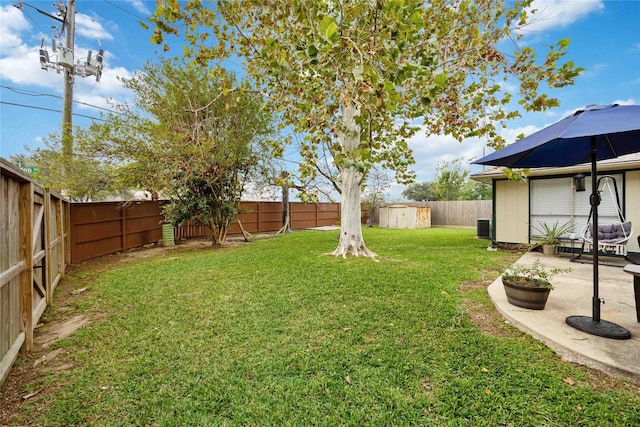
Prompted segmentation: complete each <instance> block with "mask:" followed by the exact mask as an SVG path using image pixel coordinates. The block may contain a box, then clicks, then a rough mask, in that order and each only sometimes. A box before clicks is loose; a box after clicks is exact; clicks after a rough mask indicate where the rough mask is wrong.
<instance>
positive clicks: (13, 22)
mask: <svg viewBox="0 0 640 427" xmlns="http://www.w3.org/2000/svg"><path fill="white" fill-rule="evenodd" d="M0 22H2V25H0V55H1V56H4V55H5V54H6V53H7V52H8V51H11V50H13V49H16V48H18V47H19V46H20V45H21V44H22V40H21V39H20V36H19V34H20V32H22V31H25V30H28V29H29V28H31V26H30V25H29V23H28V22H27V20H26V19H24V16H23V15H22V12H21V11H20V10H19V9H18V8H16V7H14V6H13V5H8V6H5V7H2V8H0Z"/></svg>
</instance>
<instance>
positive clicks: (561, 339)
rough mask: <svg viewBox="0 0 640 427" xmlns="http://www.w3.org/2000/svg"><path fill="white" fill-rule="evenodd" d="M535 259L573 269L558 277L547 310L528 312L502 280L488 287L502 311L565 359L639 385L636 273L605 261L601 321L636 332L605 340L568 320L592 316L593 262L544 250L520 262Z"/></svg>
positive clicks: (554, 265) (601, 290)
mask: <svg viewBox="0 0 640 427" xmlns="http://www.w3.org/2000/svg"><path fill="white" fill-rule="evenodd" d="M536 258H539V259H540V261H541V262H542V264H543V265H545V266H547V267H550V268H554V267H557V268H567V267H570V268H572V271H571V272H570V273H565V274H560V275H557V276H555V277H554V278H553V280H552V281H553V283H554V287H555V289H554V290H553V291H551V294H550V295H549V300H548V301H547V305H546V307H545V309H544V310H528V309H525V308H519V307H516V306H514V305H511V304H509V303H508V302H507V297H506V295H505V292H504V288H503V286H502V281H501V279H500V278H498V279H497V280H496V281H495V282H493V283H492V284H491V285H490V286H489V289H488V290H489V297H490V298H491V301H492V302H493V304H494V305H495V306H496V308H497V309H498V311H499V312H500V313H501V314H502V315H503V316H504V317H505V318H506V319H507V320H508V321H509V322H511V323H512V324H513V325H514V326H516V327H517V328H519V329H520V330H522V331H524V332H527V333H529V334H531V335H532V336H533V337H534V338H536V339H539V340H541V341H543V342H544V343H545V344H546V345H547V346H549V347H550V348H552V349H553V350H555V351H556V352H557V353H558V354H559V355H560V356H561V357H562V358H563V359H565V360H567V361H570V362H575V363H580V364H583V365H587V366H590V367H592V368H596V369H599V370H601V371H604V372H606V373H608V374H610V375H615V376H618V377H624V378H627V379H630V380H632V381H634V382H638V383H640V322H638V321H637V319H636V310H635V300H634V293H633V276H632V275H631V274H628V273H625V272H624V271H622V268H621V267H611V266H603V265H600V267H599V277H600V280H599V296H600V298H601V299H602V300H604V302H605V303H604V304H603V305H602V306H601V320H606V321H609V322H613V323H616V324H618V325H620V326H622V327H624V328H625V329H627V330H628V331H629V332H630V333H631V339H628V340H616V339H610V338H602V337H598V336H594V335H590V334H587V333H584V332H581V331H579V330H577V329H574V328H573V327H571V326H569V325H567V323H566V321H565V319H566V317H567V316H573V315H579V316H589V317H590V316H592V298H593V265H592V264H580V263H576V262H570V259H569V258H568V257H564V256H563V257H558V256H545V255H542V254H541V253H539V252H531V253H527V254H525V255H524V256H523V257H522V258H520V260H518V262H517V263H516V264H525V265H531V264H533V262H534V261H535V259H536ZM601 262H602V260H601ZM622 265H624V264H622Z"/></svg>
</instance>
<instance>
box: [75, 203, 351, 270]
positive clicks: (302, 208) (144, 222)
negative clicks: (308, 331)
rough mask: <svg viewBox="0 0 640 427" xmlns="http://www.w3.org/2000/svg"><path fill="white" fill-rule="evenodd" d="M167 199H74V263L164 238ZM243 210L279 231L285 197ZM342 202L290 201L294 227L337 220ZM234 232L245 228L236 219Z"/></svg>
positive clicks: (255, 225)
mask: <svg viewBox="0 0 640 427" xmlns="http://www.w3.org/2000/svg"><path fill="white" fill-rule="evenodd" d="M164 203H165V202H163V201H159V202H151V201H147V202H128V203H122V202H100V203H72V204H71V215H70V217H71V225H70V227H71V228H70V230H71V243H70V245H71V263H73V264H75V263H78V262H80V261H84V260H87V259H91V258H95V257H98V256H102V255H107V254H112V253H116V252H120V251H124V250H127V249H131V248H137V247H140V246H143V245H145V244H149V243H156V242H158V241H160V240H162V237H163V236H162V223H163V222H164V216H163V214H162V205H163V204H164ZM240 208H241V210H242V213H241V214H240V216H239V219H240V222H241V223H242V226H243V228H244V229H245V230H246V231H248V232H249V233H263V232H274V231H278V230H279V229H280V228H281V227H282V224H283V212H282V203H281V202H241V203H240ZM339 217H340V204H338V203H318V204H305V203H298V202H294V203H290V223H291V229H293V230H301V229H304V228H310V227H320V226H327V225H334V224H337V223H338V221H339ZM228 234H229V235H233V234H241V230H240V227H239V225H238V223H237V222H233V223H232V224H231V225H230V227H229V231H228ZM208 235H209V231H208V229H207V227H205V226H204V225H201V224H197V223H190V224H187V225H184V226H181V227H176V228H175V230H174V237H176V238H192V237H203V236H208Z"/></svg>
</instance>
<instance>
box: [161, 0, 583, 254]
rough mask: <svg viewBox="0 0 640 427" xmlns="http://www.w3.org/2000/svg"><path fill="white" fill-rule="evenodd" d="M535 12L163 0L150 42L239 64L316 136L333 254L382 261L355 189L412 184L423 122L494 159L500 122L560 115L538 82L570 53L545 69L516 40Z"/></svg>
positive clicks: (449, 1) (491, 5)
mask: <svg viewBox="0 0 640 427" xmlns="http://www.w3.org/2000/svg"><path fill="white" fill-rule="evenodd" d="M530 4H531V1H530V0H523V1H517V0H516V1H515V2H513V1H506V0H486V1H480V2H478V1H465V0H460V1H456V0H433V1H428V2H427V1H424V0H270V1H263V0H215V1H210V2H207V1H203V0H189V1H187V2H181V1H178V0H164V1H163V0H159V1H158V2H157V6H156V11H155V14H154V18H153V20H154V22H155V24H156V28H155V33H154V36H153V37H152V39H153V40H154V41H155V42H156V43H160V44H162V43H163V39H164V36H165V35H167V34H173V35H182V36H183V37H185V39H186V40H187V42H188V45H187V46H185V47H184V52H185V54H186V55H187V56H190V57H192V58H195V60H196V61H197V62H199V63H209V62H210V61H213V62H214V63H215V64H216V66H217V67H219V69H221V68H223V67H224V65H225V61H227V60H229V59H230V58H231V59H232V60H235V59H236V58H237V57H240V58H241V59H242V61H243V63H242V64H243V68H244V71H245V72H246V73H247V74H248V75H250V76H252V77H253V78H255V79H256V81H257V82H258V84H259V86H260V88H261V89H263V90H264V92H265V93H267V94H268V96H269V97H271V99H272V100H273V101H274V103H275V104H276V105H277V107H278V109H279V111H280V114H281V117H282V119H283V121H284V123H285V124H287V125H290V126H293V127H294V128H295V130H297V131H299V132H306V133H307V134H308V137H307V139H306V141H305V144H304V145H303V147H302V149H301V152H300V154H301V155H302V157H303V158H304V160H305V166H304V167H303V168H302V171H303V173H306V174H309V175H311V174H314V173H315V172H314V168H313V164H314V163H315V162H316V161H317V160H318V157H317V151H318V147H321V146H322V145H323V144H324V145H326V146H328V147H330V149H331V151H332V154H333V161H334V162H335V164H336V166H337V167H338V168H339V170H340V180H341V196H342V212H341V232H340V240H339V243H338V247H337V248H336V249H335V251H334V252H333V253H334V254H335V255H343V256H346V255H348V254H352V255H369V256H375V254H374V253H373V252H371V251H369V250H368V249H367V247H366V245H365V243H364V240H363V238H362V230H361V226H360V192H361V184H362V182H363V180H364V179H365V178H366V174H367V172H368V171H369V169H370V168H371V166H372V165H374V164H380V165H381V166H382V167H383V168H386V169H390V170H394V171H396V174H397V178H398V179H399V180H400V181H403V180H407V179H410V178H412V176H413V175H412V173H411V172H410V171H409V169H408V168H409V166H410V165H411V164H412V163H413V158H412V153H411V151H410V150H409V148H408V146H407V143H406V141H407V139H408V138H409V137H410V136H411V135H413V134H414V133H415V132H416V131H417V125H419V124H421V122H422V124H423V125H424V127H425V128H426V129H427V131H428V133H430V134H451V135H453V136H454V137H456V138H458V139H459V140H462V139H464V138H466V137H471V136H476V137H477V136H484V137H487V138H488V139H489V140H490V143H491V144H492V145H494V146H500V145H501V144H503V143H504V141H503V140H502V139H501V138H500V136H499V134H498V131H497V129H498V127H500V126H502V125H504V121H505V120H506V119H509V118H513V117H516V116H518V114H519V111H520V109H523V110H543V109H545V108H548V107H550V106H555V105H557V104H558V102H557V100H556V99H554V98H551V97H549V96H548V95H547V93H546V91H544V90H543V89H542V87H541V83H545V84H546V85H548V87H561V86H564V85H567V84H571V83H572V82H573V79H574V77H575V76H576V75H577V74H578V73H579V71H580V70H579V69H576V68H575V67H574V66H573V64H572V63H571V62H567V63H564V64H560V63H559V61H560V60H561V59H562V57H563V55H564V54H565V52H566V49H567V46H568V41H566V40H562V41H560V42H558V44H557V45H555V46H551V47H550V49H549V52H548V53H547V54H546V56H545V57H544V58H542V59H541V60H539V59H538V58H537V56H536V52H535V51H534V50H533V49H531V48H530V47H528V46H523V45H520V43H521V40H518V39H519V36H518V33H517V29H518V28H520V27H522V26H524V25H525V24H526V23H527V19H528V17H529V15H528V11H527V7H528V6H530ZM510 40H511V41H513V43H510V42H509V41H510ZM165 48H166V49H168V48H169V47H168V45H165ZM507 81H508V82H509V83H510V84H517V85H518V86H519V93H518V94H517V95H518V96H517V98H519V102H517V103H516V102H512V100H511V98H512V94H511V93H508V92H506V91H505V90H503V86H502V83H504V82H507ZM418 118H420V120H419V121H418V120H417V119H418Z"/></svg>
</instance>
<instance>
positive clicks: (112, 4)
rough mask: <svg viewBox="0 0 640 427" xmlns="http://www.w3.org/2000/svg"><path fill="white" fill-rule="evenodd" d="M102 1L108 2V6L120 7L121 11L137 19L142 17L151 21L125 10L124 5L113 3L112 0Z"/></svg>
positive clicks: (145, 19)
mask: <svg viewBox="0 0 640 427" xmlns="http://www.w3.org/2000/svg"><path fill="white" fill-rule="evenodd" d="M104 2H105V3H106V4H108V5H109V6H113V7H115V8H116V9H120V10H121V11H123V12H125V13H128V14H129V15H131V16H134V17H136V18H138V19H142V20H143V21H147V22H151V21H149V18H143V17H142V16H140V15H136V14H135V13H133V12H131V11H130V10H127V9H125V8H124V7H121V6H118V5H117V4H115V3H113V2H110V1H109V0H104Z"/></svg>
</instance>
